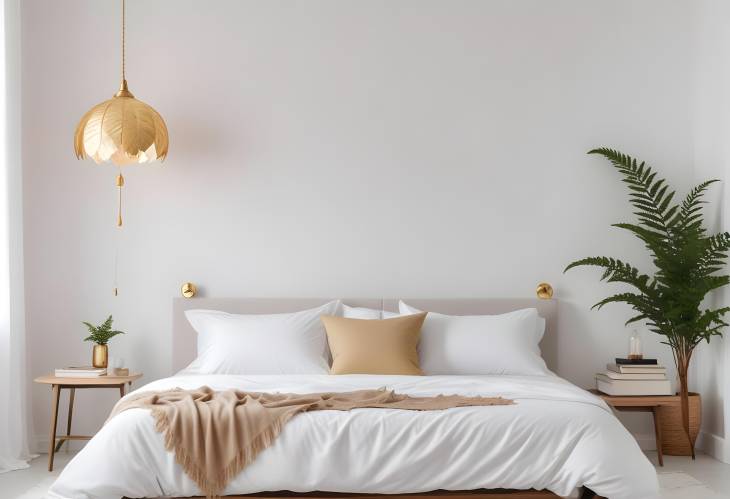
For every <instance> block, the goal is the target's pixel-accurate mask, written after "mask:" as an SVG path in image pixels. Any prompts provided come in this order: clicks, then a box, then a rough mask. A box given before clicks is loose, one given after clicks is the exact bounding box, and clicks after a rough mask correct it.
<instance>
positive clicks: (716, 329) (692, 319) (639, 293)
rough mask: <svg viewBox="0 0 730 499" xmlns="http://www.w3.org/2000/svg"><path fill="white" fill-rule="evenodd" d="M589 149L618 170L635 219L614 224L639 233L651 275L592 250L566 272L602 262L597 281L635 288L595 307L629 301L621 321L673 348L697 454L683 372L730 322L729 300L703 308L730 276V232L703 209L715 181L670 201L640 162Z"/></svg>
mask: <svg viewBox="0 0 730 499" xmlns="http://www.w3.org/2000/svg"><path fill="white" fill-rule="evenodd" d="M588 154H599V155H601V156H603V157H605V158H606V159H608V160H609V161H610V162H611V164H612V165H613V166H614V167H615V168H616V169H617V170H618V172H619V173H620V174H621V176H622V177H623V178H622V180H623V182H624V183H625V184H626V187H628V189H629V202H630V203H631V206H632V207H633V208H634V214H635V215H636V217H637V218H638V223H634V224H632V223H618V224H614V225H613V226H614V227H618V228H620V229H624V230H627V231H629V232H631V233H632V234H634V235H635V236H636V237H638V238H639V239H640V240H641V241H642V242H643V243H644V246H645V247H646V249H647V250H648V251H649V253H650V254H651V257H652V261H653V263H654V266H655V267H656V269H655V272H654V273H653V275H650V274H644V273H642V272H640V271H639V269H637V268H636V267H634V266H633V265H631V264H629V263H626V262H623V261H621V260H618V259H616V258H610V257H605V256H595V257H588V258H583V259H581V260H577V261H575V262H573V263H571V264H570V265H568V266H567V267H566V269H565V272H567V271H568V270H570V269H572V268H573V267H579V266H596V267H600V268H602V269H603V275H602V276H601V280H603V281H606V282H619V283H623V284H628V285H629V286H631V287H632V288H633V290H632V291H629V292H623V293H618V294H615V295H612V296H609V297H608V298H605V299H603V300H601V301H599V302H598V303H596V304H595V305H593V307H592V308H595V309H600V308H602V307H603V306H604V305H607V304H609V303H626V304H628V305H629V306H630V307H631V308H632V309H633V310H634V311H635V312H636V315H634V316H633V317H631V318H630V319H629V320H628V321H626V324H630V323H632V322H638V321H644V322H645V323H646V324H647V326H648V327H649V329H650V330H651V331H653V332H654V333H657V334H659V335H662V336H663V337H664V341H662V343H664V344H666V345H669V346H670V347H671V348H672V352H673V354H674V362H675V364H676V366H677V373H678V376H679V384H680V396H681V406H682V425H683V427H684V431H685V433H686V434H687V438H688V440H689V443H690V448H691V449H692V458H693V459H694V457H695V455H694V444H695V442H694V440H693V439H692V438H691V436H690V432H689V392H688V387H687V372H688V369H689V364H690V360H691V359H692V353H693V352H694V350H695V348H696V347H697V345H698V344H699V343H700V342H701V341H703V340H705V341H707V342H708V343H709V341H710V338H712V337H713V336H721V335H722V329H723V327H725V326H727V325H728V324H727V323H726V322H725V320H724V319H723V317H724V315H725V314H726V313H727V312H728V311H730V307H722V308H703V307H702V302H703V300H704V298H705V296H706V295H707V293H709V292H710V291H712V290H715V289H718V288H721V287H723V286H725V285H727V284H728V283H729V282H730V277H729V276H727V275H724V274H721V273H720V272H721V271H723V270H724V269H725V265H726V262H727V256H728V255H727V252H728V250H729V249H730V233H727V232H721V233H718V234H714V235H708V234H707V231H706V229H705V227H704V219H703V214H702V205H703V204H704V203H705V201H703V200H702V197H703V195H704V194H705V192H706V191H707V188H708V187H709V186H710V185H712V184H713V183H715V182H718V180H708V181H706V182H703V183H701V184H699V185H698V186H696V187H695V188H693V189H692V190H691V191H690V192H689V193H688V194H687V196H686V197H685V198H684V199H683V200H682V201H681V202H678V203H674V202H673V200H674V196H675V191H674V190H671V189H670V187H669V185H668V184H667V182H666V180H665V179H663V178H658V177H657V173H656V172H655V171H653V170H652V169H651V168H650V167H649V166H647V165H646V164H645V163H644V162H641V163H639V162H637V160H636V159H633V158H631V157H630V156H627V155H626V154H622V153H621V152H619V151H616V150H613V149H608V148H599V149H594V150H592V151H589V152H588Z"/></svg>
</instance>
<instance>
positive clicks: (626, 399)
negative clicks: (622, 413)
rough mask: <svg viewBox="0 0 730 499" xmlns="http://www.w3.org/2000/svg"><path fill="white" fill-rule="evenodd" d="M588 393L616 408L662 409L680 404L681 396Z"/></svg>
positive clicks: (592, 391)
mask: <svg viewBox="0 0 730 499" xmlns="http://www.w3.org/2000/svg"><path fill="white" fill-rule="evenodd" d="M588 391H589V392H591V393H592V394H593V395H596V396H598V397H601V398H602V399H603V400H605V401H606V403H607V404H608V405H612V406H614V407H660V406H663V405H675V404H678V403H679V395H607V394H605V393H603V392H599V391H598V390H596V389H591V390H588Z"/></svg>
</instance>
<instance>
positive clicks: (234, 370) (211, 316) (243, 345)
mask: <svg viewBox="0 0 730 499" xmlns="http://www.w3.org/2000/svg"><path fill="white" fill-rule="evenodd" d="M340 305H341V304H340V302H339V301H332V302H329V303H327V304H325V305H322V306H321V307H318V308H313V309H310V310H303V311H301V312H294V313H289V314H269V315H237V314H229V313H226V312H219V311H216V310H188V311H186V312H185V316H186V317H187V319H188V321H189V322H190V324H191V325H192V326H193V329H195V330H196V331H197V332H198V358H197V359H195V360H194V361H193V362H192V363H191V364H190V365H189V366H188V367H187V368H185V369H183V370H182V371H181V372H180V374H327V373H328V372H329V366H328V363H327V355H328V352H327V346H326V345H327V334H326V333H325V330H324V326H323V325H322V321H321V320H320V317H321V316H322V315H335V314H336V313H337V312H338V311H339V308H340Z"/></svg>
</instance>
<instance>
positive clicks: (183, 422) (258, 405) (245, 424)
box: [109, 386, 513, 497]
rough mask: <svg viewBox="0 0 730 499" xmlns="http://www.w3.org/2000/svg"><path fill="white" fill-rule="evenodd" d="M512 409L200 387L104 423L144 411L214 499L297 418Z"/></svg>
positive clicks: (370, 395) (376, 394)
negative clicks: (371, 411)
mask: <svg viewBox="0 0 730 499" xmlns="http://www.w3.org/2000/svg"><path fill="white" fill-rule="evenodd" d="M512 403H513V401H511V400H507V399H503V398H501V397H498V398H485V397H462V396H460V395H439V396H437V397H409V396H407V395H399V394H396V393H394V392H392V391H386V390H360V391H353V392H345V393H311V394H304V395H303V394H294V393H254V392H240V391H235V390H227V391H223V392H216V391H213V390H212V389H211V388H208V387H207V386H204V387H201V388H198V389H197V390H181V389H175V390H169V391H161V392H148V393H140V394H138V395H135V396H131V397H129V398H127V399H125V400H122V401H120V402H119V403H117V405H116V406H115V407H114V409H113V410H112V413H111V415H110V416H109V419H111V418H113V417H114V416H116V415H117V414H119V413H120V412H122V411H125V410H127V409H132V408H143V409H150V410H151V411H152V415H153V417H154V419H155V429H156V430H157V431H159V432H161V433H162V434H163V435H164V437H165V448H166V449H167V450H168V451H171V452H174V453H175V460H176V461H177V462H178V463H179V464H180V465H181V466H182V467H183V469H184V470H185V473H187V474H188V476H190V478H191V479H193V480H194V481H195V483H197V484H198V486H199V487H200V490H201V491H202V492H203V493H204V494H205V495H206V496H207V497H214V496H218V495H219V494H221V493H222V492H223V491H224V489H225V488H226V484H227V483H228V481H229V480H230V479H231V478H233V477H234V476H236V475H237V474H238V473H239V472H240V471H241V470H242V469H243V468H245V467H246V466H247V465H248V464H249V463H251V462H253V460H254V459H255V458H256V456H257V455H258V454H259V453H260V452H261V451H263V450H264V449H266V448H267V447H268V446H270V445H271V444H272V443H273V441H274V439H275V438H276V437H277V436H278V435H279V433H281V430H282V428H283V427H284V425H285V424H286V423H287V422H288V421H289V420H290V419H291V418H292V417H294V416H295V415H297V414H299V413H300V412H306V411H324V410H335V411H349V410H351V409H358V408H366V407H368V408H369V407H373V408H384V409H405V410H412V411H433V410H442V409H448V408H451V407H464V406H482V405H509V404H512Z"/></svg>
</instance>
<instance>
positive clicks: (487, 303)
mask: <svg viewBox="0 0 730 499" xmlns="http://www.w3.org/2000/svg"><path fill="white" fill-rule="evenodd" d="M330 300H331V299H330V298H173V304H172V368H173V372H177V371H179V370H180V369H182V368H184V367H185V366H187V365H188V364H189V363H190V362H191V361H192V360H193V359H194V358H195V356H196V350H197V348H196V344H197V335H196V333H195V330H194V329H193V328H192V327H191V326H190V324H189V323H188V321H187V319H186V318H185V311H186V310H190V309H196V308H199V309H210V310H222V311H224V312H230V313H234V314H276V313H284V312H296V311H298V310H305V309H308V308H314V307H317V306H319V305H322V304H323V303H326V302H328V301H330ZM403 301H405V302H406V303H408V304H409V305H413V306H414V307H416V308H420V309H421V310H428V311H432V312H441V313H444V314H450V315H491V314H501V313H505V312H510V311H512V310H518V309H521V308H537V310H538V312H539V313H540V315H541V316H542V317H544V318H545V321H546V326H545V337H544V338H543V340H542V343H540V349H541V350H542V355H543V357H544V358H545V362H546V363H547V365H548V367H549V368H550V369H551V370H553V371H555V369H556V367H557V364H558V348H557V347H558V303H557V301H556V300H554V299H553V300H538V299H531V298H413V299H411V298H403ZM342 302H343V303H346V304H347V305H350V306H352V307H368V308H375V309H382V310H389V311H392V312H397V311H398V300H397V299H388V298H385V299H383V298H355V299H348V298H343V299H342Z"/></svg>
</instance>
